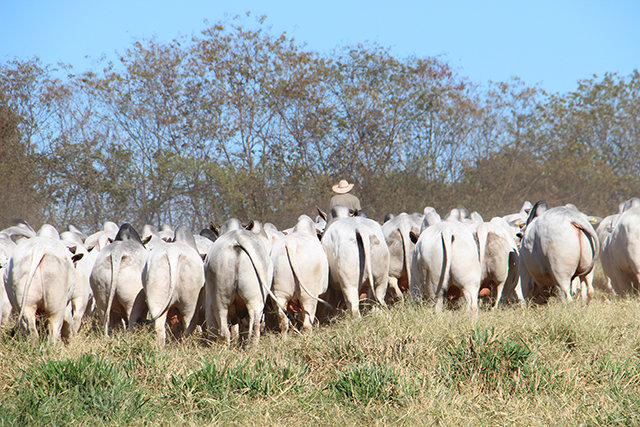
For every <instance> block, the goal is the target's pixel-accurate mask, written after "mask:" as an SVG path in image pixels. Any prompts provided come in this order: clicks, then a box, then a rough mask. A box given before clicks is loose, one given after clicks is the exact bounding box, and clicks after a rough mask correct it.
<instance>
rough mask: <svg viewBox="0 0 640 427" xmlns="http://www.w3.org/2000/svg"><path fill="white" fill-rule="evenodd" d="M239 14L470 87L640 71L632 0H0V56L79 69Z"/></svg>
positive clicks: (566, 87) (637, 16)
mask: <svg viewBox="0 0 640 427" xmlns="http://www.w3.org/2000/svg"><path fill="white" fill-rule="evenodd" d="M247 11H251V13H252V15H253V16H259V15H266V16H267V20H266V24H267V25H268V26H270V27H271V32H272V33H273V34H279V33H281V32H286V33H287V34H288V35H289V36H292V37H294V38H295V39H296V40H297V41H298V42H300V43H305V44H306V46H307V48H308V49H310V50H315V51H319V52H322V53H329V52H331V50H332V49H333V48H335V47H339V46H344V45H352V44H357V43H360V42H375V43H378V44H380V45H382V46H385V47H389V48H390V49H391V51H392V53H393V54H395V55H397V56H400V57H404V56H408V55H416V56H420V57H426V56H439V57H442V58H443V59H445V60H446V61H447V62H449V64H451V65H452V66H453V67H454V68H455V69H456V71H457V72H458V73H459V74H460V75H463V76H467V77H468V78H469V79H470V80H471V81H473V82H476V83H485V82H487V81H488V80H494V81H500V80H507V79H509V78H510V77H512V76H518V77H520V78H521V79H522V80H524V81H525V82H527V83H528V84H539V85H540V86H541V87H542V88H544V89H546V90H548V91H552V92H568V91H572V90H574V89H575V88H576V86H577V81H578V80H579V79H583V78H590V77H592V76H593V75H594V74H597V75H601V74H603V73H604V72H607V71H609V72H618V73H619V74H622V75H626V74H629V73H631V72H632V71H633V70H634V69H637V68H640V1H637V0H624V1H623V0H606V1H605V0H601V1H591V0H584V1H577V0H574V1H565V0H555V1H554V0H551V1H547V0H537V1H526V2H525V1H518V0H511V1H491V0H485V1H477V0H476V1H453V0H451V1H444V0H428V1H401V0H396V1H393V2H392V1H375V0H369V1H359V0H358V1H345V0H343V1H334V0H325V1H322V2H319V1H317V2H309V1H306V2H305V1H301V0H297V1H289V0H287V1H284V0H282V1H266V0H263V1H257V0H256V1H205V0H197V1H196V0H193V1H190V0H183V1H175V0H174V1H165V0H158V1H146V0H145V1H143V0H126V1H121V0H109V1H100V2H98V1H93V0H84V1H75V0H61V1H53V0H48V1H43V0H0V62H5V61H8V60H10V59H13V58H19V59H30V58H33V57H36V56H37V57H39V58H40V59H41V60H42V61H43V62H44V63H48V64H55V63H57V62H63V63H68V64H72V65H73V66H74V67H75V68H76V70H77V71H78V72H80V71H85V70H88V69H91V68H95V64H96V62H97V59H98V58H100V57H101V55H103V54H104V55H105V56H106V57H107V58H116V52H124V51H126V49H127V48H128V47H130V46H131V45H132V43H133V42H134V41H136V40H141V39H148V38H151V37H156V38H157V39H158V40H160V41H170V40H172V39H173V38H176V37H179V36H190V35H192V34H198V33H199V32H200V31H201V30H203V29H205V28H206V27H207V24H206V23H205V20H207V21H208V22H209V24H214V23H216V22H218V21H220V20H224V19H227V18H230V17H233V16H234V15H237V14H244V13H245V12H247ZM247 22H251V21H247ZM87 56H88V58H87Z"/></svg>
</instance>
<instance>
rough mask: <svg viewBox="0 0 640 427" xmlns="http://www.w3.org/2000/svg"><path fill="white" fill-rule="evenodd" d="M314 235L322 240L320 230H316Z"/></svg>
mask: <svg viewBox="0 0 640 427" xmlns="http://www.w3.org/2000/svg"><path fill="white" fill-rule="evenodd" d="M316 236H318V240H322V232H321V231H320V230H316Z"/></svg>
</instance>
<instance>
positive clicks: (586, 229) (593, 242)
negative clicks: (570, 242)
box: [571, 221, 600, 274]
mask: <svg viewBox="0 0 640 427" xmlns="http://www.w3.org/2000/svg"><path fill="white" fill-rule="evenodd" d="M571 225H573V226H574V227H575V228H577V229H578V230H580V231H582V232H583V233H584V235H585V236H586V237H587V240H588V241H589V245H590V246H591V256H592V259H593V262H592V263H591V268H589V270H588V271H586V272H585V273H584V274H589V273H591V270H593V267H594V266H595V265H596V262H595V260H596V255H597V254H598V251H599V250H600V247H599V240H598V235H597V234H596V233H595V231H593V227H592V226H591V224H588V225H585V224H580V223H578V222H576V221H572V222H571Z"/></svg>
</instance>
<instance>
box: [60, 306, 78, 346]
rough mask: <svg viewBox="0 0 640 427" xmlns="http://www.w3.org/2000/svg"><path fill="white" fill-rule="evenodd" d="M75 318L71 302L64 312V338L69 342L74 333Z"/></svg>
mask: <svg viewBox="0 0 640 427" xmlns="http://www.w3.org/2000/svg"><path fill="white" fill-rule="evenodd" d="M74 326H75V323H74V319H73V307H72V306H71V303H69V304H67V307H66V310H65V312H64V320H63V322H62V331H61V333H62V339H64V340H66V341H67V342H68V341H69V340H70V339H71V337H72V336H73V335H74V333H75V332H74V329H75V328H74Z"/></svg>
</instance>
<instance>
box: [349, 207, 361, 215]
mask: <svg viewBox="0 0 640 427" xmlns="http://www.w3.org/2000/svg"><path fill="white" fill-rule="evenodd" d="M349 213H351V211H349ZM359 215H360V209H355V210H354V211H353V213H352V214H351V216H359Z"/></svg>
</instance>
